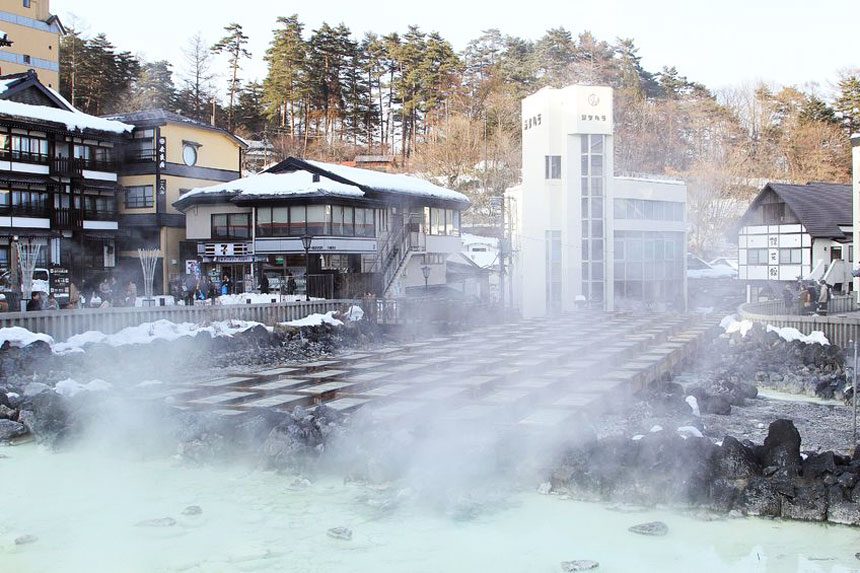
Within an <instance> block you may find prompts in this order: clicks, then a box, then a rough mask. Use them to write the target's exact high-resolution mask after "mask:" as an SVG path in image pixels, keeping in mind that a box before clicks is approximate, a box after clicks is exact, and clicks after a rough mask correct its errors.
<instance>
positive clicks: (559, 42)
mask: <svg viewBox="0 0 860 573" xmlns="http://www.w3.org/2000/svg"><path fill="white" fill-rule="evenodd" d="M575 57H576V43H575V42H574V41H573V36H572V35H571V33H570V32H569V31H568V30H566V29H564V28H552V29H550V30H547V31H546V34H544V36H543V37H542V38H541V39H540V40H538V42H537V44H535V50H534V62H535V69H536V71H537V76H538V77H539V78H540V81H541V83H542V84H543V85H551V86H554V87H561V86H563V85H564V84H566V83H568V76H569V72H570V66H571V64H573V62H574V59H575Z"/></svg>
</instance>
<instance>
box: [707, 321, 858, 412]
mask: <svg viewBox="0 0 860 573" xmlns="http://www.w3.org/2000/svg"><path fill="white" fill-rule="evenodd" d="M703 358H704V359H705V360H704V367H703V375H704V378H705V383H706V384H709V383H710V384H717V385H719V384H723V383H725V382H729V383H731V384H734V385H737V384H739V383H743V382H745V381H746V382H750V381H755V383H756V384H758V385H759V386H765V387H769V388H773V389H775V390H781V391H785V392H790V393H794V394H806V395H809V396H819V397H823V398H837V399H841V398H843V397H844V389H845V388H846V386H847V380H846V378H845V355H844V352H843V350H842V348H840V347H839V346H836V345H834V344H829V345H822V344H818V343H812V344H808V343H804V342H801V341H799V340H793V341H787V340H785V339H783V338H781V337H780V336H779V335H778V334H777V333H776V332H767V331H766V329H765V328H764V327H762V325H760V324H758V323H755V324H753V327H752V328H751V329H750V330H749V332H747V334H746V336H741V335H740V334H739V333H735V334H732V335H731V336H728V337H720V338H717V339H716V340H715V341H714V343H713V345H711V346H710V347H709V348H708V351H707V355H706V356H704V357H703Z"/></svg>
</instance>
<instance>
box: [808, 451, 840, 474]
mask: <svg viewBox="0 0 860 573" xmlns="http://www.w3.org/2000/svg"><path fill="white" fill-rule="evenodd" d="M801 468H802V469H801V473H802V474H803V477H805V478H818V477H821V476H823V475H824V474H835V473H836V458H835V456H834V455H833V452H823V453H820V454H810V455H809V456H808V457H807V458H806V459H805V460H803V462H802V464H801Z"/></svg>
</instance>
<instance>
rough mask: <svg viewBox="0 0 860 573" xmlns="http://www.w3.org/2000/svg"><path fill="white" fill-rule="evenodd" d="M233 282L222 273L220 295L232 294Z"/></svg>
mask: <svg viewBox="0 0 860 573" xmlns="http://www.w3.org/2000/svg"><path fill="white" fill-rule="evenodd" d="M232 292H233V283H231V282H230V276H229V275H227V273H224V274H223V275H222V276H221V296H225V295H228V294H232Z"/></svg>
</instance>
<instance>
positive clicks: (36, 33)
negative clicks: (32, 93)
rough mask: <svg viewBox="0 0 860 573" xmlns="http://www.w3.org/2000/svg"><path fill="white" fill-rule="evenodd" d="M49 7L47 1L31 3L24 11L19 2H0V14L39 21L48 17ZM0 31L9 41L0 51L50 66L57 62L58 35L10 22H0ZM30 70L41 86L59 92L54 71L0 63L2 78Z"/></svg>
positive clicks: (28, 65) (26, 65) (27, 65)
mask: <svg viewBox="0 0 860 573" xmlns="http://www.w3.org/2000/svg"><path fill="white" fill-rule="evenodd" d="M49 8H50V5H49V2H48V0H31V2H30V7H29V8H24V3H23V2H21V1H20V0H0V12H8V13H11V14H16V15H19V16H26V17H28V18H32V19H34V20H41V21H43V22H44V21H46V20H47V19H48V18H50V16H51V13H50V9H49ZM0 29H2V30H3V31H4V32H6V35H7V36H8V38H9V40H11V41H12V45H11V46H7V47H2V48H0V50H2V51H4V52H8V53H11V54H18V55H21V56H24V55H26V56H31V57H33V58H39V59H42V60H48V61H50V62H54V63H58V62H59V59H60V35H59V34H58V33H54V32H44V31H42V30H36V29H34V28H30V27H28V26H21V25H19V24H13V23H11V22H0ZM30 68H32V69H34V70H36V73H38V74H39V80H40V81H41V82H42V83H43V84H45V85H47V86H49V87H52V88H54V89H59V85H60V78H59V75H58V73H57V72H55V71H52V70H46V69H44V68H40V67H37V66H36V65H30V64H16V63H11V62H4V61H0V74H3V75H6V74H17V73H20V72H26V71H27V70H28V69H30Z"/></svg>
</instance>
